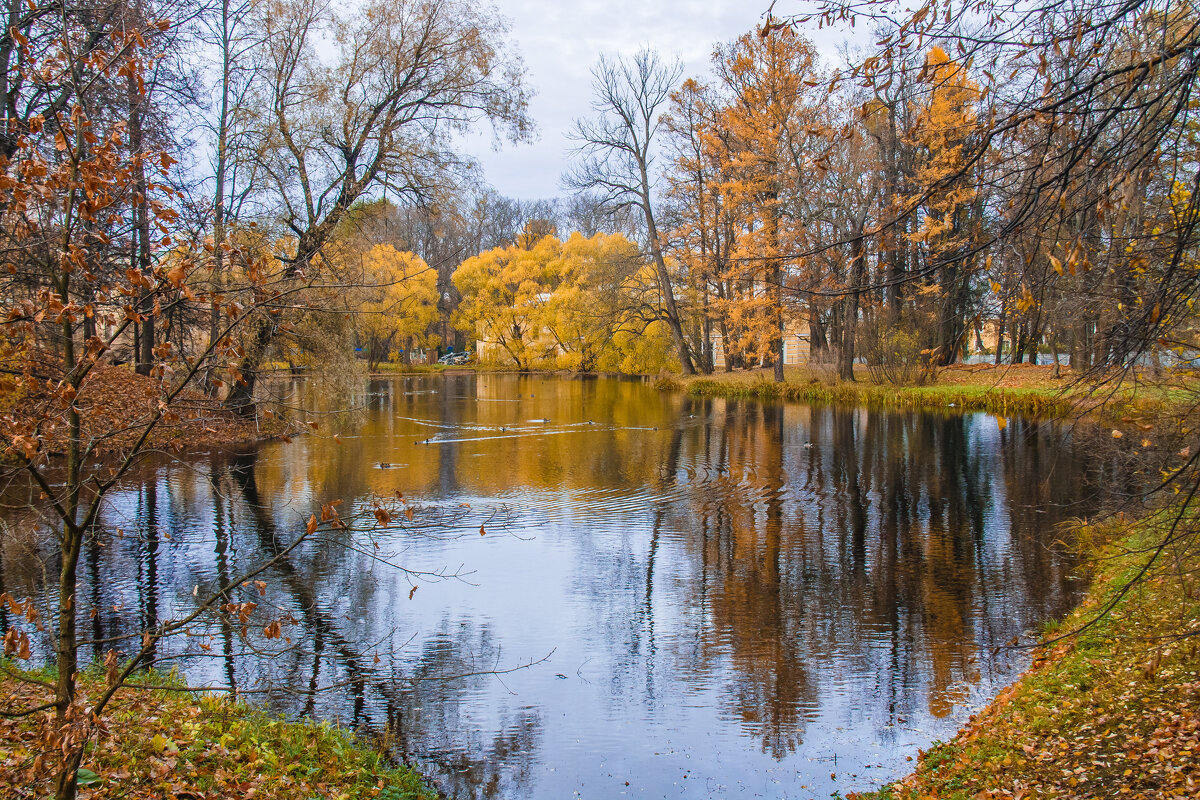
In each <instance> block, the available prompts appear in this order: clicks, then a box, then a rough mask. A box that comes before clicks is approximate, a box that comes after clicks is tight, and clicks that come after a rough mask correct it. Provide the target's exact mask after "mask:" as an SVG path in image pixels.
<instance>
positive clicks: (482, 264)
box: [452, 236, 562, 369]
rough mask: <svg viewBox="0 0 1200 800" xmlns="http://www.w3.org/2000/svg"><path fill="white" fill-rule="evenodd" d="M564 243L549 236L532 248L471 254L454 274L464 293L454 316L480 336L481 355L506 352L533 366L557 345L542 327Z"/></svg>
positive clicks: (519, 365)
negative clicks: (472, 255) (550, 340)
mask: <svg viewBox="0 0 1200 800" xmlns="http://www.w3.org/2000/svg"><path fill="white" fill-rule="evenodd" d="M561 247H562V243H561V242H559V241H558V239H555V238H554V237H553V236H543V237H541V239H540V240H539V241H538V242H536V243H534V244H532V246H531V247H529V248H528V249H526V248H523V247H520V246H510V247H497V248H495V249H493V250H489V251H487V252H485V253H480V254H479V255H477V256H474V257H472V258H468V259H467V260H466V261H464V262H463V263H462V265H461V266H459V268H458V269H457V270H455V271H454V276H453V278H452V280H453V281H454V286H455V288H457V289H458V291H459V293H460V294H461V295H462V302H461V303H459V306H458V309H457V310H456V311H455V312H454V318H453V322H454V325H455V326H457V327H458V328H459V329H460V330H465V331H471V332H473V333H474V335H475V337H476V339H477V340H478V341H479V342H480V348H479V358H480V360H489V359H495V358H497V357H499V356H501V355H506V356H507V357H508V358H510V359H512V361H513V363H515V364H516V365H517V368H518V369H529V368H530V367H531V366H533V365H534V363H535V362H538V361H542V360H544V359H545V358H547V357H548V355H549V354H550V353H551V352H552V351H553V344H552V342H549V341H548V340H547V339H548V337H546V336H545V334H544V331H543V330H542V323H543V320H544V312H543V306H545V304H546V303H547V302H548V300H549V299H550V294H551V293H552V292H553V291H554V288H555V286H556V272H555V270H556V269H557V268H558V264H557V259H558V256H559V251H560V249H561Z"/></svg>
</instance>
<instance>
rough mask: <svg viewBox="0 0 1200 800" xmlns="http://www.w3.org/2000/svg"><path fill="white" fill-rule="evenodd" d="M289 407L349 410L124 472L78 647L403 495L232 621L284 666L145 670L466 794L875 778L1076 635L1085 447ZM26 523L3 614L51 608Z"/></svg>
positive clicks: (918, 416) (961, 422) (624, 414)
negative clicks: (1054, 636)
mask: <svg viewBox="0 0 1200 800" xmlns="http://www.w3.org/2000/svg"><path fill="white" fill-rule="evenodd" d="M276 390H277V391H278V392H279V393H280V396H281V398H283V399H284V400H285V401H286V403H287V404H289V405H291V406H292V407H294V408H300V407H304V408H309V409H313V408H321V407H324V408H330V409H345V408H347V407H351V406H353V407H357V408H359V409H360V410H359V411H358V412H356V413H329V414H322V413H319V412H317V413H312V414H311V416H310V418H311V419H312V420H313V421H315V422H317V423H318V428H317V431H316V432H315V433H313V434H311V435H307V436H304V437H299V438H297V439H295V440H294V441H292V442H290V443H284V442H275V443H269V444H266V445H263V446H261V447H257V448H254V449H251V450H247V451H243V452H235V453H230V452H212V453H201V454H196V455H193V456H189V457H187V458H184V459H182V460H172V461H166V460H163V461H159V462H156V463H154V464H151V465H148V466H147V467H146V468H145V469H144V470H142V471H141V472H139V473H138V474H137V475H136V476H134V478H132V479H131V480H130V481H128V482H127V483H126V484H125V485H124V486H123V487H122V488H121V490H120V491H119V492H118V493H117V494H116V495H115V496H114V498H113V502H112V504H111V507H110V508H109V509H108V510H107V512H106V514H105V519H104V530H102V531H100V532H98V534H97V536H96V537H95V538H94V539H93V540H92V541H91V542H90V543H89V546H88V548H87V550H86V552H85V554H84V558H83V562H82V565H81V571H82V573H83V578H84V589H83V590H82V594H83V596H84V597H83V601H82V602H81V604H80V607H81V610H82V611H83V619H84V621H83V623H82V625H83V626H84V627H85V628H86V631H85V632H84V633H85V635H86V636H87V637H88V638H91V639H106V638H110V637H113V636H118V635H121V634H124V633H128V632H130V631H134V630H138V629H140V626H144V625H147V624H152V623H153V622H155V621H156V620H162V619H167V618H171V617H172V616H178V615H179V614H181V613H183V612H184V611H186V610H187V609H188V608H189V607H190V605H191V604H192V603H193V602H194V600H193V597H194V596H203V595H204V594H206V593H208V592H211V591H213V590H215V589H216V588H217V587H219V586H221V585H222V584H223V583H225V582H227V581H228V580H230V578H231V577H232V576H235V575H238V574H241V573H242V572H244V571H246V570H247V569H249V568H252V567H254V566H256V565H258V564H261V563H263V562H264V561H265V560H267V559H269V558H271V557H272V556H274V555H277V554H278V553H279V552H281V551H282V549H283V548H284V547H286V546H287V545H288V544H289V543H290V542H291V541H293V539H294V538H295V537H296V536H297V534H298V533H299V532H301V531H302V530H303V527H304V520H306V519H307V518H308V515H309V514H310V513H311V512H312V511H313V509H314V508H315V507H317V506H319V504H321V503H325V502H330V501H333V500H337V499H341V500H343V501H344V504H343V506H341V511H342V513H343V514H344V515H346V516H350V515H351V514H352V513H353V511H354V509H355V508H361V507H363V506H364V504H366V503H367V502H368V498H370V497H371V496H373V495H376V496H389V495H394V494H395V493H396V492H401V493H403V496H404V498H405V500H406V501H407V502H409V503H411V504H412V505H413V506H414V516H413V521H412V523H408V522H407V521H403V520H402V525H401V526H397V527H394V528H392V529H389V530H387V531H384V532H375V533H373V534H368V533H365V532H364V533H354V532H348V533H344V534H340V535H337V536H332V537H322V539H321V540H320V541H319V542H315V543H311V544H306V545H304V546H302V547H301V548H299V549H297V550H295V551H293V552H292V553H290V554H289V555H288V556H287V557H286V558H285V559H283V560H282V561H281V562H280V564H279V565H278V566H276V567H274V568H272V569H271V570H270V571H269V572H268V573H267V574H265V575H264V576H261V577H263V579H264V580H265V583H266V594H265V596H260V593H259V591H258V590H257V588H256V587H255V586H254V585H252V584H251V585H247V586H245V587H243V588H242V589H241V590H239V592H238V593H237V594H236V596H235V597H232V598H230V599H231V600H234V601H238V602H241V601H251V602H256V603H258V604H259V606H260V607H259V609H257V610H256V612H255V613H256V615H257V616H255V618H254V619H255V620H260V619H267V618H271V616H272V615H273V616H276V617H277V616H281V615H283V616H285V618H286V619H287V620H288V624H286V625H285V626H284V633H285V636H286V637H287V639H286V640H267V639H264V638H263V636H262V635H261V634H262V631H261V626H262V624H263V623H262V622H261V621H258V622H257V623H256V624H254V625H249V626H247V631H246V636H245V637H243V636H242V632H241V631H240V627H241V626H240V625H239V624H238V623H237V621H236V620H226V622H225V623H223V624H222V623H219V622H213V623H212V624H210V625H208V626H207V627H206V628H205V629H204V630H203V631H200V632H198V633H200V634H202V635H196V636H190V637H187V638H186V639H182V640H180V641H177V642H172V643H166V644H164V645H163V646H162V648H161V650H160V651H159V652H158V653H156V657H157V658H159V659H161V660H162V662H163V663H178V664H179V665H180V666H181V668H182V669H183V670H184V672H185V673H186V675H187V677H188V680H189V681H191V682H192V683H193V684H204V685H212V686H223V687H232V688H236V689H238V690H239V691H247V690H248V691H259V690H263V689H270V690H271V691H269V692H265V693H263V694H262V695H253V696H256V697H262V698H263V699H265V700H266V701H267V702H269V703H270V704H271V705H272V706H273V707H274V708H276V709H278V710H280V711H283V712H286V713H289V714H314V715H317V716H320V717H323V718H329V719H336V720H338V721H340V722H342V723H343V724H347V725H352V726H355V727H356V728H359V729H360V730H362V731H364V732H367V733H370V734H373V735H377V736H379V737H380V739H381V741H384V742H385V743H386V744H387V746H389V747H391V748H392V749H393V750H394V752H395V753H396V754H397V756H398V757H399V758H401V759H403V760H405V761H408V762H410V763H413V764H415V765H417V766H418V767H419V768H420V769H421V770H422V771H424V772H425V773H426V774H427V775H429V776H430V777H431V778H432V779H434V780H435V781H436V782H437V783H438V785H439V786H441V787H442V788H443V789H444V790H446V791H447V792H448V793H450V794H451V795H452V796H455V797H461V798H484V797H488V798H490V797H496V798H534V799H536V798H555V799H556V800H557V799H558V798H565V797H573V796H574V797H605V798H609V797H619V796H631V797H685V798H708V797H771V798H793V797H795V798H800V797H828V796H829V795H830V793H831V792H834V791H841V792H843V793H845V792H847V791H850V790H861V789H865V788H869V787H873V786H877V785H878V784H879V783H881V782H883V781H886V780H890V779H894V778H896V777H898V776H900V775H902V774H903V773H904V772H906V771H907V769H908V767H909V766H910V765H909V764H908V761H907V760H906V759H907V757H908V756H912V755H915V753H916V751H917V749H918V748H920V747H924V746H927V745H928V744H929V743H930V741H932V740H933V739H935V738H946V737H948V736H949V735H951V734H952V733H953V731H954V729H955V728H956V727H957V726H958V725H960V724H961V722H962V721H963V720H964V719H965V717H966V715H967V714H969V713H970V711H971V710H972V709H973V708H974V707H976V706H977V705H978V704H980V703H982V702H985V701H986V700H987V698H988V697H990V696H991V695H992V694H993V693H994V692H995V691H997V690H998V688H999V687H1001V686H1002V685H1004V684H1005V683H1007V682H1009V681H1011V679H1012V678H1013V677H1014V675H1015V671H1016V670H1018V669H1019V668H1020V667H1021V666H1022V665H1023V662H1022V653H1023V652H1024V651H1015V652H1014V651H1012V650H1009V649H1008V648H1006V647H1004V645H1006V644H1008V643H1010V642H1011V641H1012V640H1014V638H1016V637H1021V636H1023V635H1025V634H1026V633H1027V632H1028V631H1030V630H1031V629H1035V628H1036V626H1037V625H1039V624H1040V623H1041V622H1042V621H1044V620H1046V619H1049V618H1052V617H1056V616H1059V615H1061V614H1062V613H1064V612H1065V611H1066V610H1067V609H1068V608H1069V607H1070V605H1071V604H1072V602H1073V601H1074V600H1075V598H1076V592H1077V588H1078V584H1077V583H1076V582H1075V581H1074V580H1073V578H1072V562H1071V558H1070V556H1069V553H1068V551H1067V548H1065V547H1064V546H1062V544H1061V542H1060V541H1059V540H1060V539H1061V538H1062V536H1063V533H1062V532H1061V531H1060V530H1059V529H1058V528H1057V527H1056V526H1057V525H1058V523H1060V522H1062V521H1063V520H1065V519H1067V518H1069V517H1075V516H1083V515H1086V514H1088V513H1091V512H1092V511H1093V510H1094V508H1095V504H1096V502H1098V501H1097V497H1096V496H1095V494H1096V493H1095V487H1097V486H1100V485H1105V484H1106V483H1107V482H1111V480H1112V477H1113V476H1112V474H1111V473H1112V468H1110V467H1108V466H1106V464H1105V462H1104V460H1103V459H1102V458H1100V457H1098V456H1097V454H1096V451H1095V450H1094V449H1092V448H1091V447H1090V446H1089V443H1088V442H1087V441H1086V438H1087V437H1086V436H1084V435H1083V434H1081V433H1080V432H1079V431H1071V430H1068V429H1066V428H1063V427H1060V426H1055V425H1051V424H1046V423H1030V422H1023V421H1020V420H1012V421H1010V422H1009V424H1008V425H1007V427H1005V428H1003V429H1002V428H1001V426H1000V425H998V423H997V420H996V419H995V418H993V417H991V416H988V415H984V414H969V415H958V414H954V413H946V414H929V413H907V412H905V413H901V412H895V411H880V410H868V409H843V408H830V407H810V406H805V405H798V404H775V405H770V404H762V403H758V402H753V401H737V400H724V399H697V398H688V397H684V396H680V395H672V394H662V393H659V392H657V391H655V390H654V389H653V388H652V387H650V386H649V385H648V384H646V383H644V382H641V381H627V380H615V379H567V378H557V377H528V376H515V375H478V376H476V375H471V374H459V375H449V376H441V377H436V376H420V377H408V378H397V379H394V380H373V381H370V382H368V383H367V384H366V385H365V387H359V388H358V390H357V391H355V392H353V393H352V394H351V395H350V396H342V397H337V398H328V397H325V396H323V394H322V389H321V387H318V386H314V385H313V384H311V383H307V384H306V383H305V382H303V381H299V382H295V383H287V384H281V385H279V386H277V387H276ZM293 413H299V412H293ZM10 521H12V520H11V519H10ZM17 527H19V526H17V525H15V524H14V526H13V528H12V529H11V530H10V531H9V532H8V533H7V534H6V541H5V546H4V548H3V552H4V563H3V565H2V569H0V577H2V578H3V581H4V584H5V586H4V588H6V589H7V590H9V591H11V592H13V593H14V594H30V595H32V594H37V593H45V592H46V590H47V587H46V586H45V585H43V583H42V576H43V574H44V573H43V565H42V561H41V559H42V558H44V552H43V550H44V548H40V547H39V546H38V544H37V542H36V541H27V540H26V539H27V538H28V537H26V539H23V538H22V537H19V536H15V535H14V534H13V533H12V531H13V530H16V528H17ZM481 534H482V535H481ZM414 586H416V587H417V589H416V591H415V592H414V591H413V587H414ZM93 611H94V612H95V613H93ZM264 615H266V616H264ZM0 623H3V624H7V623H6V621H5V620H0ZM92 649H93V650H103V649H104V647H102V646H99V645H97V646H95V647H93V648H92ZM128 649H130V650H132V649H133V647H132V645H129V647H128ZM89 655H90V653H89ZM179 656H183V658H182V659H179V658H178V657H179Z"/></svg>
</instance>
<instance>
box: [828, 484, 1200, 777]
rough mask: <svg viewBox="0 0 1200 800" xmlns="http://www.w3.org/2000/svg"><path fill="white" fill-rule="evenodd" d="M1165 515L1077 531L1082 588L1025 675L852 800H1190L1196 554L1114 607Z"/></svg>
mask: <svg viewBox="0 0 1200 800" xmlns="http://www.w3.org/2000/svg"><path fill="white" fill-rule="evenodd" d="M1176 510H1177V509H1175V507H1173V506H1168V507H1167V508H1165V509H1161V510H1160V511H1158V512H1156V513H1154V514H1151V515H1149V516H1148V517H1145V518H1143V519H1141V520H1137V521H1124V520H1121V519H1117V520H1110V521H1107V522H1105V523H1101V524H1098V525H1089V526H1084V527H1083V528H1082V529H1081V530H1080V535H1081V538H1082V539H1083V540H1084V541H1089V540H1090V541H1092V542H1094V543H1096V544H1093V545H1092V547H1093V548H1094V549H1093V550H1092V552H1091V553H1089V558H1088V560H1089V562H1090V563H1092V564H1093V565H1095V568H1096V572H1095V574H1094V575H1093V581H1092V585H1091V587H1090V588H1089V590H1088V593H1087V595H1086V596H1085V599H1084V601H1083V602H1082V603H1081V604H1080V605H1079V607H1078V608H1076V609H1075V611H1073V612H1071V613H1070V614H1069V615H1068V616H1067V617H1066V619H1064V620H1063V621H1062V622H1061V623H1058V624H1056V625H1052V626H1050V627H1049V628H1048V629H1047V630H1046V631H1044V633H1043V637H1042V641H1043V645H1041V646H1039V647H1038V648H1037V649H1036V650H1035V651H1034V659H1033V663H1032V665H1031V666H1030V667H1029V668H1028V669H1027V670H1026V671H1025V672H1023V673H1022V674H1021V675H1020V676H1019V677H1018V678H1017V680H1016V681H1014V682H1013V683H1012V684H1011V685H1009V686H1008V687H1006V688H1005V689H1003V690H1001V692H1000V693H999V694H998V695H997V696H996V697H995V698H993V700H992V701H991V702H990V703H989V704H988V705H987V706H986V707H984V709H983V710H981V711H980V712H979V713H977V714H975V715H973V716H972V717H971V718H970V719H969V720H968V722H967V723H966V724H965V725H964V726H963V727H962V728H961V729H960V730H959V731H958V733H957V734H956V735H955V736H954V738H952V739H951V740H950V741H948V742H944V743H934V744H933V745H932V746H930V748H929V749H928V750H925V751H921V752H920V753H919V754H918V756H917V763H916V766H915V769H914V770H913V772H912V773H910V774H909V775H908V776H906V777H904V778H902V779H900V780H898V781H895V782H893V783H891V784H889V785H887V786H885V787H883V788H881V789H880V790H878V791H876V792H869V793H861V794H856V795H851V797H857V798H860V800H918V798H947V799H953V800H959V799H960V798H961V799H962V800H966V799H967V798H985V799H987V798H1016V797H1024V798H1033V797H1062V798H1092V797H1129V798H1140V799H1141V800H1149V798H1181V799H1182V798H1194V797H1197V796H1200V758H1198V757H1197V755H1198V754H1200V652H1198V651H1200V644H1198V643H1197V641H1196V638H1197V635H1198V634H1200V592H1198V591H1197V588H1198V586H1197V581H1196V579H1195V574H1196V572H1197V570H1198V569H1200V553H1197V552H1195V549H1194V547H1193V548H1190V549H1189V548H1188V547H1187V544H1188V543H1186V542H1185V543H1184V545H1183V552H1180V553H1175V554H1173V555H1174V556H1175V557H1177V558H1178V560H1175V558H1166V559H1164V560H1162V561H1161V563H1159V564H1158V565H1157V566H1155V567H1153V568H1151V570H1150V571H1149V572H1148V573H1147V575H1146V579H1145V580H1144V581H1142V582H1140V583H1138V584H1136V585H1135V586H1134V587H1133V588H1132V589H1131V590H1129V591H1128V593H1125V594H1122V589H1123V587H1124V586H1125V584H1126V582H1128V581H1129V580H1130V579H1131V578H1132V577H1134V576H1135V575H1136V574H1137V572H1138V571H1139V569H1140V568H1141V566H1142V564H1143V563H1144V561H1145V559H1146V553H1147V552H1150V551H1151V550H1152V549H1153V548H1154V547H1155V545H1156V544H1157V543H1158V542H1159V541H1161V538H1162V537H1163V536H1165V535H1167V524H1168V518H1169V517H1171V516H1172V514H1173V512H1175V511H1176ZM1187 522H1194V520H1191V519H1188V520H1187ZM1190 544H1192V545H1194V542H1191V543H1190ZM1172 561H1175V563H1170V562H1172ZM1110 603H1115V605H1113V607H1112V608H1111V610H1110V611H1109V612H1108V613H1107V614H1105V615H1103V616H1098V615H1099V612H1101V611H1102V610H1103V609H1105V608H1106V607H1107V606H1108V605H1109V604H1110Z"/></svg>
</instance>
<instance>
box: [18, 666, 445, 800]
mask: <svg viewBox="0 0 1200 800" xmlns="http://www.w3.org/2000/svg"><path fill="white" fill-rule="evenodd" d="M10 669H11V668H10ZM81 687H82V689H83V694H82V696H81V701H80V706H81V707H86V706H87V694H88V692H94V691H96V690H98V689H99V687H100V680H99V679H96V678H88V679H86V680H84V681H83V682H82V684H81ZM48 697H49V692H48V690H47V689H45V688H44V687H41V686H38V685H36V684H32V683H25V682H22V681H20V680H18V679H17V678H15V677H13V673H12V672H9V673H8V674H3V673H0V707H3V708H4V709H5V710H12V709H16V708H22V707H31V706H35V705H39V704H41V703H43V702H45V701H46V700H47V699H48ZM52 719H53V717H52V712H45V713H39V714H34V715H31V716H26V717H19V718H11V717H9V718H6V717H0V797H5V798H12V800H20V799H22V798H43V797H46V796H48V794H51V793H52V789H53V784H52V779H53V766H54V764H53V761H54V759H53V758H51V757H48V756H47V754H46V753H45V752H44V748H45V745H44V742H45V741H46V731H47V726H48V725H52ZM39 756H40V758H39ZM79 775H80V779H81V784H82V783H87V784H88V785H86V786H81V788H80V795H79V796H80V797H81V798H82V799H83V800H110V799H111V800H115V799H116V798H124V800H150V798H156V800H157V799H159V798H173V799H174V800H217V798H229V797H239V798H308V797H322V798H343V799H344V800H356V799H357V798H377V797H378V798H385V800H405V799H408V800H433V798H435V797H436V794H435V793H434V792H433V791H432V790H430V789H428V788H426V787H425V786H424V785H423V784H422V782H421V780H420V778H419V777H418V776H417V775H416V774H415V773H413V772H412V771H411V770H408V769H405V768H394V767H392V766H390V765H389V764H388V763H387V762H386V760H385V759H384V758H383V757H381V756H380V755H379V754H378V753H376V752H374V751H372V750H371V749H369V748H367V747H366V746H364V745H363V744H361V743H358V742H356V741H355V740H354V739H353V738H352V737H351V736H349V735H348V734H347V733H345V732H344V731H341V730H339V729H337V728H335V727H332V726H330V725H328V724H314V723H290V722H284V721H282V720H279V719H274V718H271V717H269V716H267V715H265V714H263V713H261V712H257V711H254V710H252V709H250V708H248V707H247V706H245V705H241V704H238V703H235V702H232V701H230V700H228V699H226V698H224V697H216V696H203V697H200V698H199V699H196V698H194V697H193V696H192V695H191V694H190V693H188V692H182V691H171V692H164V691H151V690H142V689H124V690H122V691H121V692H119V693H118V696H117V699H116V700H115V701H114V704H113V705H112V706H110V710H109V711H108V712H107V713H106V714H105V715H104V718H103V719H102V720H100V724H99V725H94V726H92V735H91V744H90V745H89V748H88V751H87V753H86V755H85V756H84V759H83V764H82V767H81V769H80V772H79Z"/></svg>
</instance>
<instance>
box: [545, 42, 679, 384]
mask: <svg viewBox="0 0 1200 800" xmlns="http://www.w3.org/2000/svg"><path fill="white" fill-rule="evenodd" d="M681 74H682V67H681V66H680V65H679V64H678V63H677V62H676V63H666V62H664V61H663V60H662V59H661V58H660V57H659V55H658V54H657V53H656V52H654V51H652V50H642V51H640V52H639V53H637V54H636V55H635V56H634V57H633V58H632V59H630V60H625V59H621V58H617V59H609V58H606V57H602V58H601V59H600V62H599V63H598V64H597V65H596V66H595V68H593V70H592V90H593V92H594V93H595V98H594V99H593V100H592V107H593V109H594V110H595V111H596V116H595V117H594V118H592V119H581V120H577V121H576V123H575V132H574V139H575V141H577V142H578V143H579V145H578V153H579V160H578V161H577V163H576V164H575V165H574V166H573V168H572V169H571V170H570V171H569V172H568V173H567V176H566V183H567V185H568V186H569V187H571V188H573V189H575V190H577V191H586V192H595V193H596V195H597V196H598V198H599V199H600V200H601V202H602V203H604V204H605V205H606V206H608V207H610V208H614V209H620V208H637V209H639V210H640V211H641V217H642V220H643V221H644V223H645V230H644V235H645V237H646V244H647V246H648V248H649V250H650V256H651V258H652V259H653V261H654V266H655V274H656V278H657V281H658V291H659V294H660V296H661V299H662V316H663V319H664V320H665V321H666V323H667V325H668V326H669V327H670V330H671V339H672V340H673V341H674V343H675V349H676V352H677V353H678V354H679V362H680V364H681V365H682V367H683V372H684V374H685V375H691V374H693V373H695V371H696V369H695V363H694V359H693V358H692V353H691V348H689V347H688V343H687V339H686V337H685V336H684V332H683V322H682V317H681V313H680V309H679V306H678V304H677V302H676V298H675V287H674V282H673V280H672V277H671V272H670V270H669V269H668V267H667V262H666V258H665V256H664V254H663V242H662V237H661V236H660V234H659V230H658V222H657V220H656V217H655V213H656V208H657V204H658V200H659V198H658V197H657V195H656V180H657V178H658V172H657V169H658V168H657V164H656V162H655V159H656V157H657V147H658V142H657V138H658V135H659V132H660V130H661V129H662V125H663V114H664V112H665V111H666V106H667V102H668V100H669V99H670V95H671V90H672V88H673V87H674V84H675V82H676V81H677V80H679V77H680V75H681Z"/></svg>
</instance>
